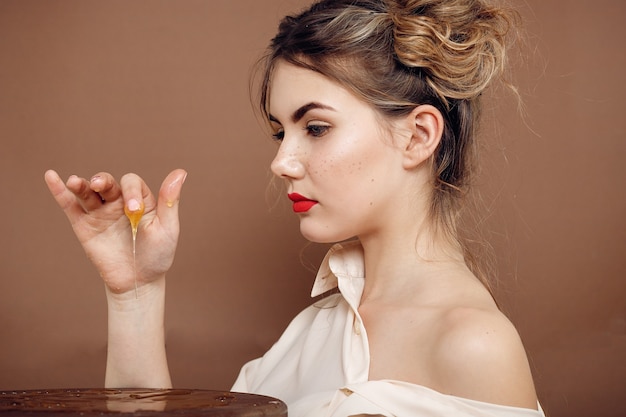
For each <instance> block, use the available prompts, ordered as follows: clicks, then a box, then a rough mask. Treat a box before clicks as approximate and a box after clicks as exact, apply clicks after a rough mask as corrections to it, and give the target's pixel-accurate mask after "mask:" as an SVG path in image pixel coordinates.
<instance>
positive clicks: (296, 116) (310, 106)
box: [269, 101, 336, 123]
mask: <svg viewBox="0 0 626 417" xmlns="http://www.w3.org/2000/svg"><path fill="white" fill-rule="evenodd" d="M314 109H323V110H331V111H336V110H335V109H334V108H332V107H330V106H327V105H326V104H322V103H317V102H315V101H313V102H311V103H307V104H305V105H304V106H301V107H300V108H298V110H296V111H294V112H293V114H292V115H291V121H292V122H293V123H298V122H299V121H300V119H302V118H303V117H304V116H305V115H306V114H307V113H308V112H309V111H311V110H314ZM269 119H270V121H272V122H276V123H280V122H279V121H278V119H277V118H276V117H274V116H273V115H272V114H270V115H269Z"/></svg>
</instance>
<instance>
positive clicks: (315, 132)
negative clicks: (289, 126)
mask: <svg viewBox="0 0 626 417" xmlns="http://www.w3.org/2000/svg"><path fill="white" fill-rule="evenodd" d="M330 128H331V127H330V125H327V124H322V123H309V124H308V125H306V126H305V127H304V129H303V130H305V131H306V132H307V135H308V136H311V137H314V138H319V137H322V136H324V135H326V134H327V133H328V131H329V130H330ZM272 138H273V139H274V140H275V141H277V142H280V141H282V140H283V139H284V138H285V130H284V129H279V130H277V131H276V132H275V133H273V134H272Z"/></svg>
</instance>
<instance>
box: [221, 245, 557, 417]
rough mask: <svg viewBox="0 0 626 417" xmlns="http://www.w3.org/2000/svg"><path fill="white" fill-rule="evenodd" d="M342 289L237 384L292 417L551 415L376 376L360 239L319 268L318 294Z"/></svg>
mask: <svg viewBox="0 0 626 417" xmlns="http://www.w3.org/2000/svg"><path fill="white" fill-rule="evenodd" d="M336 287H339V291H340V293H336V294H333V295H330V296H328V297H325V298H324V299H322V300H321V301H319V302H316V303H314V304H313V305H311V306H309V307H308V308H306V309H305V310H304V311H302V312H301V313H300V314H298V315H297V316H296V317H295V319H294V320H293V321H292V322H291V323H290V324H289V326H288V327H287V329H286V330H285V332H284V333H283V335H282V336H281V337H280V339H279V340H278V341H277V342H276V343H275V344H274V346H273V347H272V348H271V349H270V350H269V351H268V352H267V353H266V354H265V355H264V356H263V357H261V358H258V359H255V360H253V361H251V362H248V363H247V364H246V365H244V367H243V368H242V369H241V372H240V374H239V377H238V378H237V380H236V381H235V384H234V385H233V387H232V390H233V391H236V392H251V393H255V394H261V395H268V396H271V397H275V398H279V399H281V400H283V401H284V402H285V403H287V406H288V408H289V417H347V416H353V415H359V414H376V415H382V416H387V417H392V416H394V417H404V416H406V417H444V416H445V417H449V416H455V417H470V416H471V417H496V416H497V417H545V416H544V413H543V411H542V410H541V407H538V408H539V411H537V410H532V409H526V408H517V407H509V406H503V405H497V404H491V403H485V402H481V401H474V400H469V399H466V398H460V397H455V396H452V395H446V394H442V393H440V392H437V391H435V390H432V389H430V388H427V387H424V386H421V385H415V384H411V383H408V382H402V381H393V380H379V381H369V380H368V372H369V362H370V355H369V345H368V341H367V334H366V332H365V328H364V327H363V322H362V320H361V317H360V316H359V312H358V307H359V303H360V300H361V295H362V292H363V287H364V265H363V249H362V247H361V245H360V244H359V243H358V242H350V243H346V244H337V245H335V246H333V247H332V248H331V249H330V251H329V252H328V254H327V255H326V257H325V258H324V261H323V262H322V265H321V267H320V269H319V271H318V273H317V278H316V279H315V284H314V285H313V290H312V293H311V295H312V296H313V297H315V296H318V295H320V294H323V293H324V292H326V291H329V290H332V289H334V288H336Z"/></svg>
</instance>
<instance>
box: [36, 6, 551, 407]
mask: <svg viewBox="0 0 626 417" xmlns="http://www.w3.org/2000/svg"><path fill="white" fill-rule="evenodd" d="M513 20H514V15H512V14H510V13H509V12H508V11H507V10H506V9H503V8H498V7H492V6H489V5H487V4H486V3H485V2H484V1H481V0H406V1H401V0H397V1H391V0H389V1H382V0H378V1H377V0H323V1H321V2H318V3H315V4H314V5H313V6H312V7H311V8H310V9H309V10H307V11H305V12H303V13H302V14H300V15H298V16H295V17H287V18H285V19H284V20H283V21H282V23H281V25H280V28H279V32H278V34H277V36H276V37H275V38H274V39H273V41H272V43H271V46H270V50H269V54H268V55H267V57H266V60H265V61H264V62H265V67H264V69H263V77H262V81H263V82H262V85H261V89H260V90H261V95H260V96H261V97H260V104H261V110H262V113H263V114H264V116H265V117H266V119H267V121H268V123H269V125H270V127H271V129H272V131H273V135H274V137H275V139H276V140H277V142H278V143H279V148H278V152H277V154H276V157H275V159H274V161H273V162H272V165H271V167H272V171H273V172H274V174H275V175H276V176H277V177H279V178H282V179H284V181H285V183H286V188H287V193H288V198H289V199H290V200H292V202H293V209H294V212H295V213H296V214H297V215H298V216H299V218H300V230H301V232H302V234H303V235H304V236H305V237H306V238H307V239H309V240H311V241H313V242H326V243H327V242H342V243H339V244H337V245H335V246H333V248H332V249H331V250H330V252H329V254H328V255H327V256H326V258H325V259H324V261H323V263H322V265H321V267H320V270H319V272H318V275H317V278H316V281H315V283H314V288H313V294H314V295H318V294H322V293H325V292H327V291H330V290H333V289H335V288H337V287H338V288H339V292H335V293H333V294H332V295H329V296H327V297H325V298H323V299H322V300H321V301H320V302H318V303H316V304H314V305H312V306H310V307H309V308H307V309H305V310H304V311H303V312H302V313H300V314H299V315H298V316H297V317H296V318H295V319H294V320H293V321H292V323H291V324H290V325H289V327H288V328H287V329H286V331H285V333H284V334H283V336H282V337H281V338H280V340H279V341H278V342H277V343H276V344H275V345H274V346H273V347H272V349H270V351H268V352H267V354H266V355H264V356H263V357H262V358H259V359H257V360H254V361H252V362H250V363H248V364H246V365H245V366H244V367H243V369H242V370H241V373H240V375H239V377H238V378H237V380H236V382H235V384H234V386H233V390H235V391H247V392H254V393H259V394H265V395H270V396H274V397H278V398H280V399H282V400H284V401H285V402H286V403H287V404H288V406H289V413H290V416H349V415H359V414H370V415H371V414H377V415H384V416H418V415H428V416H439V415H440V416H449V415H454V416H464V415H467V416H470V415H471V416H496V415H498V416H541V415H543V412H542V411H541V409H540V407H539V406H538V403H537V398H536V394H535V390H534V386H533V382H532V377H531V373H530V369H529V366H528V361H527V359H526V355H525V352H524V348H523V346H522V343H521V341H520V339H519V336H518V335H517V332H516V331H515V329H514V327H513V325H512V324H511V323H510V322H509V320H508V319H507V318H506V317H505V316H504V315H503V314H502V313H501V312H500V311H499V310H498V308H497V306H496V304H495V302H494V300H493V298H492V296H491V293H490V291H489V289H488V285H487V282H486V281H485V280H484V279H482V277H481V278H478V277H477V273H478V272H477V271H478V270H477V269H476V268H475V265H474V264H473V263H472V262H471V257H470V256H469V252H468V251H467V250H466V248H465V246H464V244H463V242H462V240H461V239H460V238H459V236H458V232H457V224H456V219H457V218H458V215H459V212H460V207H461V205H462V198H463V196H464V195H465V194H466V188H467V185H468V178H469V174H470V172H469V171H470V168H471V156H472V147H473V140H474V133H475V129H476V123H477V121H478V112H479V99H480V95H481V93H482V92H483V90H484V89H485V88H486V87H487V86H488V85H489V84H490V83H491V81H492V80H493V79H495V78H497V77H498V76H500V75H501V74H502V72H503V67H504V61H505V51H506V44H505V39H506V37H507V31H509V29H511V23H512V22H513ZM185 175H186V173H185V172H184V171H183V170H176V171H173V172H172V173H170V174H169V176H168V177H167V178H166V179H165V180H164V182H163V185H162V186H161V189H160V192H159V195H158V198H155V197H154V196H153V195H152V194H151V193H150V190H149V189H148V188H147V187H146V185H145V183H144V182H143V181H142V180H141V179H140V178H139V177H137V176H136V175H133V174H129V175H126V176H124V177H123V178H121V180H120V182H119V184H118V182H116V180H115V179H114V178H112V177H111V175H109V174H107V173H100V174H98V175H96V176H94V177H92V178H91V179H90V180H87V179H83V178H78V177H75V176H73V177H70V178H69V179H68V181H67V183H66V184H63V182H62V181H61V180H60V178H59V177H58V175H57V174H56V173H54V172H53V171H48V172H47V173H46V182H47V183H48V186H49V188H50V191H51V192H52V194H53V195H54V196H55V198H56V200H57V202H58V203H59V205H60V206H61V207H62V208H63V209H64V211H65V213H66V214H67V216H68V218H69V219H70V221H71V223H72V225H73V228H74V231H75V233H76V235H77V236H78V238H79V240H80V242H81V243H82V245H83V247H84V248H85V250H86V252H87V254H88V256H89V257H90V259H91V260H92V261H93V262H94V264H95V265H96V266H97V268H98V270H99V272H100V274H101V275H102V277H103V279H104V281H105V283H106V288H107V300H108V307H109V342H108V343H109V346H108V358H107V373H106V382H105V384H106V385H107V386H109V387H122V386H143V387H148V386H149V387H169V386H171V382H170V377H169V372H168V369H167V360H166V357H165V348H164V336H163V304H164V296H165V273H166V272H167V270H168V269H169V267H170V265H171V263H172V261H173V257H174V251H175V247H176V242H177V238H178V211H177V207H178V199H179V197H180V191H181V187H182V184H183V182H184V178H185ZM102 201H104V202H105V204H102ZM142 205H145V213H146V214H145V216H144V218H143V220H142V223H141V225H140V228H141V234H142V236H143V239H144V240H143V242H142V243H143V250H142V251H141V253H140V254H139V255H138V257H137V260H136V265H135V266H134V265H133V259H132V258H131V257H130V256H129V254H130V253H132V251H130V250H129V248H128V245H127V242H128V240H124V239H119V235H120V233H128V232H127V229H128V223H127V220H126V218H125V216H124V208H126V210H128V211H130V212H137V211H138V210H140V209H141V208H142ZM120 260H123V262H120ZM135 268H136V270H135ZM135 271H136V273H137V274H136V275H135ZM135 277H137V278H136V279H137V280H138V282H137V287H135V281H134V280H135Z"/></svg>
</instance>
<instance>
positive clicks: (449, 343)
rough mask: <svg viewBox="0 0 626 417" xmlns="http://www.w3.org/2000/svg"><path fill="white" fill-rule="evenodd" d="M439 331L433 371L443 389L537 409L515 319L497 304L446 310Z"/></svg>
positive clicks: (471, 396)
mask: <svg viewBox="0 0 626 417" xmlns="http://www.w3.org/2000/svg"><path fill="white" fill-rule="evenodd" d="M436 333H437V337H436V338H435V339H434V342H433V343H434V346H433V352H434V356H435V357H434V358H433V359H434V360H433V362H432V366H433V369H432V372H433V376H435V380H436V381H437V385H439V386H440V387H441V390H442V391H445V393H447V394H451V395H455V396H459V397H464V398H470V399H474V400H478V401H485V402H490V403H495V404H502V405H509V406H516V407H525V408H536V406H537V398H536V394H535V388H534V384H533V381H532V375H531V372H530V367H529V364H528V359H527V356H526V351H525V349H524V346H523V344H522V341H521V339H520V337H519V334H518V332H517V330H516V329H515V327H514V326H513V324H512V323H511V322H510V321H509V319H508V318H507V317H506V316H505V315H504V314H502V313H501V312H500V311H499V310H498V309H497V308H495V307H494V308H474V307H454V308H450V309H446V310H445V311H444V312H443V313H442V314H441V317H440V321H439V325H438V326H437V332H436Z"/></svg>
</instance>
